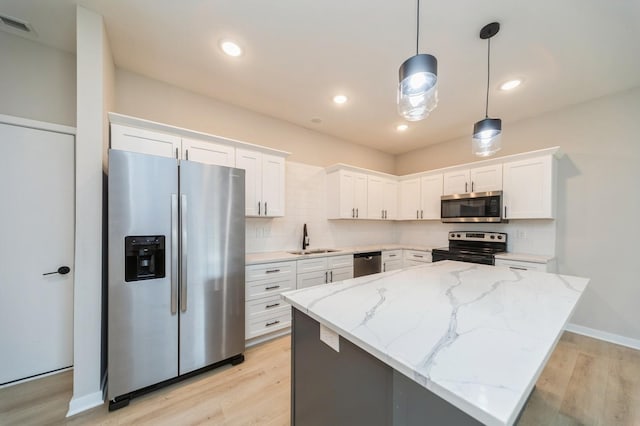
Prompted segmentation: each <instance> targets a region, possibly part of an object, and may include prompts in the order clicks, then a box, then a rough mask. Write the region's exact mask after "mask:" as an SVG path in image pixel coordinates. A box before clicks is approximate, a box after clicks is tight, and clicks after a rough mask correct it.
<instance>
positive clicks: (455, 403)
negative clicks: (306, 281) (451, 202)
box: [283, 261, 588, 426]
mask: <svg viewBox="0 0 640 426" xmlns="http://www.w3.org/2000/svg"><path fill="white" fill-rule="evenodd" d="M587 284H588V280H587V279H585V278H578V277H570V276H562V275H556V274H547V273H542V272H533V271H517V270H510V269H507V268H499V267H493V266H485V265H477V264H469V263H460V262H452V261H443V262H437V263H433V264H427V265H425V266H418V267H413V268H407V269H403V270H398V271H392V272H387V273H383V274H377V275H373V276H365V277H360V278H355V279H350V280H346V281H343V282H339V283H333V284H328V285H321V286H316V287H310V288H305V289H301V290H295V291H291V292H287V293H284V294H283V298H284V299H285V300H286V301H287V302H289V303H291V305H293V308H294V318H293V337H292V405H291V409H292V424H293V425H296V424H297V425H304V426H307V425H315V424H318V425H320V424H333V425H337V424H345V425H346V424H367V425H375V424H379V425H392V424H393V425H414V424H416V425H417V424H456V425H458V424H489V425H505V424H513V423H515V422H516V420H517V418H518V415H519V413H520V411H521V410H522V408H523V406H524V404H525V403H526V401H527V398H528V396H529V395H530V393H531V392H532V390H533V387H534V385H535V382H536V380H537V378H538V376H539V375H540V373H541V371H542V369H543V367H544V365H545V364H546V361H547V359H548V357H549V356H550V354H551V353H552V351H553V349H554V347H555V345H556V343H557V341H558V339H559V338H560V335H561V334H562V331H563V328H564V326H565V324H566V323H567V321H568V319H569V318H570V317H571V314H572V312H573V310H574V308H575V306H576V304H577V302H578V301H579V299H580V297H581V295H582V293H583V291H584V290H585V288H586V286H587Z"/></svg>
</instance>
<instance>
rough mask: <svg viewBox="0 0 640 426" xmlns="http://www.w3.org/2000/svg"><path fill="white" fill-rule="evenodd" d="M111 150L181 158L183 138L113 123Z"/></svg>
mask: <svg viewBox="0 0 640 426" xmlns="http://www.w3.org/2000/svg"><path fill="white" fill-rule="evenodd" d="M111 148H112V149H119V150H122V151H132V152H139V153H141V154H149V155H157V156H160V157H169V158H179V156H180V153H181V138H180V137H179V136H175V135H168V134H165V133H160V132H154V131H151V130H145V129H138V128H136V127H129V126H123V125H121V124H114V123H112V124H111Z"/></svg>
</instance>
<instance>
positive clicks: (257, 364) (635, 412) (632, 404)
mask: <svg viewBox="0 0 640 426" xmlns="http://www.w3.org/2000/svg"><path fill="white" fill-rule="evenodd" d="M245 356H246V361H245V362H244V363H242V364H240V365H237V366H225V367H221V368H219V369H216V370H213V371H209V372H207V373H204V374H201V375H198V376H196V377H192V378H190V379H188V380H185V381H183V382H180V383H176V384H174V385H172V386H168V387H166V388H163V389H160V390H157V391H155V392H152V393H150V394H148V395H145V396H142V397H139V398H136V399H134V400H132V401H131V404H130V405H129V406H128V407H125V408H123V409H121V410H117V411H114V412H111V413H110V412H109V411H108V405H107V404H106V403H105V404H103V405H102V406H100V407H96V408H94V409H92V410H89V411H87V412H84V413H81V414H78V415H76V416H74V417H71V418H68V419H67V418H65V417H64V416H65V415H66V412H67V409H68V404H69V399H70V398H71V393H72V392H71V390H72V382H73V376H72V372H70V371H69V372H65V373H60V374H57V375H54V376H50V377H46V378H43V379H40V380H35V381H32V382H27V383H23V384H19V385H16V386H12V387H8V388H4V389H0V425H2V426H5V425H7V426H13V425H19V426H23V425H29V426H31V425H34V426H39V425H74V426H76V425H82V426H84V425H104V426H120V425H153V426H164V425H167V426H169V425H171V426H174V425H216V426H237V425H242V426H244V425H261V426H262V425H266V426H287V425H289V423H290V398H291V394H290V392H291V391H290V390H291V340H290V336H284V337H281V338H279V339H275V340H272V341H270V342H266V343H264V344H261V345H257V346H254V347H252V348H249V349H248V350H247V351H246V353H245ZM518 425H519V426H539V425H551V426H574V425H588V426H597V425H603V426H604V425H606V426H609V425H615V426H617V425H622V426H626V425H629V426H631V425H633V426H638V425H640V351H636V350H633V349H629V348H624V347H622V346H617V345H613V344H610V343H606V342H601V341H597V340H595V339H591V338H588V337H584V336H579V335H577V334H572V333H564V334H563V336H562V338H561V340H560V341H559V343H558V345H557V346H556V348H555V350H554V352H553V354H552V355H551V357H550V359H549V362H548V363H547V365H546V366H545V369H544V370H543V372H542V374H541V375H540V378H539V380H538V382H537V383H536V389H535V391H534V392H533V394H532V395H531V398H530V399H529V402H528V403H527V405H526V406H525V408H524V411H523V413H522V416H521V418H520V421H519V423H518Z"/></svg>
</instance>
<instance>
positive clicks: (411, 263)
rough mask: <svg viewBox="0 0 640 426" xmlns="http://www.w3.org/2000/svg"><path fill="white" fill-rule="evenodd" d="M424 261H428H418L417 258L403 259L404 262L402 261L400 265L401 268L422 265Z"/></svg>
mask: <svg viewBox="0 0 640 426" xmlns="http://www.w3.org/2000/svg"><path fill="white" fill-rule="evenodd" d="M425 263H428V262H423V261H420V262H418V261H417V260H408V259H405V260H404V262H403V265H402V267H403V268H409V267H411V266H423V265H424V264H425Z"/></svg>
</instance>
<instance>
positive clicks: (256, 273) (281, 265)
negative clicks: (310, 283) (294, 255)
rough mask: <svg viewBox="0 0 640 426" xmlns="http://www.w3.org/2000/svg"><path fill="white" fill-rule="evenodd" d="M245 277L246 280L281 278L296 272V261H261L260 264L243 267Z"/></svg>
mask: <svg viewBox="0 0 640 426" xmlns="http://www.w3.org/2000/svg"><path fill="white" fill-rule="evenodd" d="M245 274H246V276H245V279H246V281H247V282H249V281H255V280H263V279H275V280H281V279H283V278H284V277H287V276H294V275H295V274H296V262H295V261H291V262H274V263H262V264H260V265H249V266H247V267H246V269H245Z"/></svg>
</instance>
